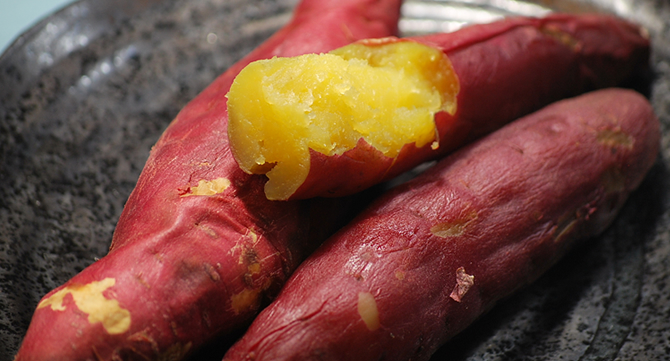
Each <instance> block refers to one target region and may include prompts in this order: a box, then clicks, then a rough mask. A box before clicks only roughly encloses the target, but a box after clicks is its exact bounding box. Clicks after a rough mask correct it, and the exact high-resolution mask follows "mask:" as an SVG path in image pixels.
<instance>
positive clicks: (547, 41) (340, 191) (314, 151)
mask: <svg viewBox="0 0 670 361" xmlns="http://www.w3.org/2000/svg"><path fill="white" fill-rule="evenodd" d="M648 52H649V40H648V37H647V35H646V33H645V32H644V30H643V29H641V28H640V27H638V26H635V25H633V24H630V23H628V22H626V21H624V20H621V19H617V18H614V17H611V16H607V15H566V14H554V15H550V16H548V17H546V18H541V19H535V18H510V19H507V20H503V21H500V22H496V23H492V24H486V25H474V26H470V27H467V28H464V29H462V30H460V31H457V32H454V33H449V34H435V35H430V36H424V37H416V38H412V39H403V40H398V39H394V38H391V39H384V40H379V39H377V40H374V41H363V42H359V43H357V44H353V45H349V46H347V47H345V48H343V49H337V50H335V51H333V52H330V53H329V54H323V55H320V56H316V55H306V56H302V57H296V58H292V59H271V60H263V61H260V62H256V63H253V64H250V65H249V66H248V67H247V68H246V69H244V70H243V71H242V72H240V74H239V76H238V77H237V79H236V80H235V82H234V84H233V86H232V87H231V91H230V93H229V95H228V97H229V111H230V126H229V127H228V132H229V138H230V141H231V148H232V150H233V155H234V156H235V158H236V159H237V161H238V163H239V164H240V167H241V168H242V169H244V170H245V171H246V172H249V173H260V174H266V175H267V176H268V178H269V180H268V182H267V184H266V186H265V192H266V195H267V197H268V198H269V199H300V198H309V197H313V196H341V195H345V194H350V193H353V192H357V191H359V190H361V189H364V188H366V187H368V186H370V185H372V184H375V183H378V182H381V181H383V180H387V179H390V178H392V177H394V176H396V175H398V174H400V173H402V172H404V171H407V170H409V169H411V168H413V167H414V166H416V165H417V164H419V163H421V162H423V161H426V160H429V159H434V158H436V157H440V156H443V155H445V154H446V153H447V152H450V151H452V150H454V149H456V148H457V147H459V146H461V145H463V144H465V143H467V142H470V141H472V140H473V139H475V138H477V137H479V136H481V135H483V134H486V133H488V132H490V131H492V130H494V129H497V128H499V127H500V126H502V125H504V124H505V123H507V122H509V121H511V120H513V119H516V118H518V117H520V116H522V115H525V114H527V113H529V112H531V111H533V110H536V109H538V108H540V107H541V106H544V105H546V104H548V103H550V102H551V101H554V100H558V99H561V98H564V97H568V96H573V95H576V94H579V93H581V92H584V91H587V90H591V89H595V88H598V87H603V86H613V85H617V84H620V82H621V81H623V80H625V79H627V78H628V77H629V76H630V75H631V73H632V72H633V71H634V70H638V69H640V68H641V67H643V66H645V65H646V64H647V62H648V55H649V54H648ZM389 105H391V106H389Z"/></svg>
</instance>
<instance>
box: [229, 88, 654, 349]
mask: <svg viewBox="0 0 670 361" xmlns="http://www.w3.org/2000/svg"><path fill="white" fill-rule="evenodd" d="M659 138H660V130H659V123H658V120H657V118H656V117H655V115H654V114H653V111H652V109H651V106H650V105H649V103H648V102H647V101H646V99H644V98H643V97H642V96H641V95H639V94H637V93H635V92H633V91H629V90H621V89H607V90H601V91H597V92H593V93H589V94H586V95H583V96H581V97H580V98H577V99H571V100H567V101H563V102H559V103H556V104H554V105H550V106H548V107H547V108H545V109H543V110H541V111H538V112H537V113H533V114H531V115H529V116H527V117H525V118H522V119H521V120H519V121H518V122H513V123H512V124H510V125H508V126H506V127H504V128H503V129H501V130H499V131H497V132H495V133H493V134H491V135H489V136H487V137H485V138H483V139H481V140H479V141H477V142H476V143H473V144H472V145H469V146H467V147H465V148H463V149H462V150H459V151H458V152H457V153H454V154H453V155H451V156H449V157H447V158H445V159H444V160H442V161H440V162H439V163H438V164H437V165H436V166H434V167H433V168H431V169H429V170H428V171H427V172H426V173H424V174H423V175H421V176H419V177H417V178H415V179H414V180H412V181H410V182H408V183H405V184H403V185H401V186H399V187H397V188H396V189H394V190H392V191H391V192H390V193H389V194H387V195H384V196H383V197H382V198H381V199H379V200H378V201H375V203H374V204H373V205H372V206H371V207H370V208H369V209H367V210H366V211H365V212H363V213H362V214H361V215H359V216H358V217H357V219H356V220H355V221H354V222H352V223H351V224H350V225H348V226H346V227H345V228H344V229H343V230H341V231H340V232H338V233H337V234H336V235H335V236H333V237H332V238H331V239H330V240H328V241H327V242H326V243H325V244H324V246H322V248H320V249H319V250H317V251H316V252H315V253H314V254H313V255H312V256H310V257H309V258H308V259H307V260H306V261H305V262H304V263H303V264H302V265H301V266H300V268H298V270H297V271H296V272H295V273H294V274H293V276H292V277H291V279H290V280H289V281H288V282H287V284H286V286H285V288H284V289H283V290H282V291H281V293H280V295H279V296H278V297H277V299H275V301H274V302H273V303H272V304H271V305H270V306H268V307H267V308H266V309H265V310H263V311H262V312H261V313H260V315H259V316H258V317H257V318H256V320H255V321H254V322H253V323H252V325H251V327H250V328H249V330H248V331H247V333H246V334H245V335H244V336H243V337H242V339H241V340H240V341H238V343H237V344H235V345H234V346H233V347H232V348H231V349H230V350H229V351H228V353H227V354H226V357H225V359H224V360H226V361H237V360H256V361H262V360H274V361H280V360H339V361H344V360H382V359H383V360H427V359H429V358H430V356H431V354H432V353H433V352H434V351H435V350H436V349H437V348H438V347H439V346H440V345H441V344H443V343H444V342H445V341H446V340H448V339H449V338H450V337H452V336H453V335H455V334H456V333H458V332H459V331H461V330H463V329H464V328H465V327H466V326H468V325H469V324H470V323H471V322H472V321H473V320H475V319H476V318H477V317H479V316H480V315H481V314H482V313H484V312H485V311H487V310H488V309H490V308H491V307H492V306H493V305H494V304H495V302H496V301H497V300H499V299H500V298H502V297H505V296H507V295H509V294H510V293H511V292H513V291H514V290H516V289H518V288H519V287H522V286H524V285H526V284H528V283H530V282H532V281H533V280H534V279H536V278H537V277H538V276H539V275H541V274H542V272H544V271H545V270H546V269H547V268H549V267H550V266H551V265H552V264H554V263H555V262H556V261H557V260H558V259H559V258H560V257H561V256H562V255H563V254H564V253H565V252H566V251H567V250H568V249H569V248H570V247H571V246H573V245H574V244H575V242H577V241H579V240H581V239H585V238H587V237H591V236H594V235H597V234H599V233H600V232H602V231H603V230H604V229H605V228H606V227H607V226H608V225H609V224H610V223H611V222H612V221H613V219H614V218H615V215H616V214H617V212H618V210H619V209H620V207H621V206H622V205H623V203H624V202H625V200H626V199H627V196H628V194H629V193H630V192H631V191H632V190H633V189H635V188H636V187H637V186H638V185H639V184H640V182H641V181H642V179H643V177H644V175H645V174H646V173H647V171H648V170H649V169H650V167H651V166H652V164H653V163H654V161H655V159H656V157H657V155H658V150H659V143H660V139H659Z"/></svg>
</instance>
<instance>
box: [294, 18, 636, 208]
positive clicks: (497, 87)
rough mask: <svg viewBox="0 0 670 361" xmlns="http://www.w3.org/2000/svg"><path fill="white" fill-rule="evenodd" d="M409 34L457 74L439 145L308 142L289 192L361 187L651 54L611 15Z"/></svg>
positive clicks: (613, 79)
mask: <svg viewBox="0 0 670 361" xmlns="http://www.w3.org/2000/svg"><path fill="white" fill-rule="evenodd" d="M411 39H412V40H414V41H417V42H420V43H423V44H426V45H429V46H432V47H435V48H438V49H440V50H442V51H443V52H444V53H445V54H446V55H447V56H448V57H449V59H450V60H451V63H452V65H453V68H454V72H455V73H456V75H457V77H458V78H459V82H460V91H459V94H458V96H457V110H456V113H455V114H454V115H449V114H447V113H445V112H442V113H438V114H437V115H436V117H435V124H436V127H437V131H438V133H439V143H440V146H439V148H438V149H437V150H433V149H431V147H430V144H429V145H427V146H424V147H422V148H417V147H416V146H415V145H414V144H409V145H405V147H403V149H402V150H401V151H400V154H399V155H398V156H397V157H396V158H389V157H386V156H384V155H383V154H382V153H381V152H380V151H378V150H377V149H375V148H374V147H372V146H371V145H369V144H368V143H366V142H365V141H364V140H363V139H362V138H361V140H360V141H359V142H358V145H357V146H356V147H355V148H353V149H351V150H349V151H347V152H345V153H343V154H341V155H335V156H326V155H324V154H321V153H319V152H316V151H313V150H311V151H310V155H311V159H310V170H309V174H308V176H307V179H306V180H305V182H304V183H303V184H302V185H301V186H300V187H299V188H298V189H297V190H296V192H295V193H294V194H293V195H292V196H291V197H290V198H289V199H305V198H310V197H314V196H325V197H328V196H342V195H346V194H351V193H354V192H358V191H360V190H362V189H365V188H367V187H369V186H371V185H373V184H376V183H379V182H381V181H384V180H388V179H391V178H393V177H395V176H397V175H398V174H400V173H402V172H405V171H407V170H410V169H412V168H413V167H415V166H417V165H418V164H420V163H422V162H424V161H427V160H431V159H436V158H438V157H441V156H444V155H445V154H447V153H449V152H451V151H453V150H454V149H456V148H458V147H461V146H462V145H464V144H467V143H469V142H471V141H472V140H474V139H476V138H478V137H480V136H482V135H484V134H487V133H489V132H491V131H493V130H495V129H498V128H500V127H501V126H503V125H504V124H507V123H508V122H510V121H512V120H513V119H516V118H518V117H520V116H523V115H526V114H528V113H530V112H532V111H535V110H537V109H539V108H541V107H542V106H545V105H547V104H549V103H551V102H553V101H556V100H559V99H562V98H566V97H570V96H574V95H577V94H581V93H583V92H585V91H589V90H593V89H597V88H602V87H607V86H615V85H620V84H622V82H624V81H626V80H628V79H629V77H631V75H632V74H635V72H636V71H639V70H640V69H641V68H645V67H646V66H647V64H648V61H649V39H648V37H647V35H646V33H645V32H644V31H643V30H642V29H641V28H640V27H638V26H636V25H633V24H631V23H629V22H627V21H625V20H622V19H618V18H615V17H612V16H608V15H597V14H586V15H570V14H553V15H549V16H547V17H544V18H509V19H506V20H502V21H498V22H494V23H491V24H484V25H473V26H469V27H465V28H463V29H461V30H459V31H456V32H454V33H447V34H433V35H428V36H421V37H415V38H411ZM388 41H396V40H393V39H390V40H388Z"/></svg>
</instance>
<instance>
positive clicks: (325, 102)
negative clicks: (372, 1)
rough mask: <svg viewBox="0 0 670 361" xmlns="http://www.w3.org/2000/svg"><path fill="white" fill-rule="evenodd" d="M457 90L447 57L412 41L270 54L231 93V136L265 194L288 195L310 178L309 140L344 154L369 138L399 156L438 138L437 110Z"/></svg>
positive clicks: (451, 105) (451, 107)
mask: <svg viewBox="0 0 670 361" xmlns="http://www.w3.org/2000/svg"><path fill="white" fill-rule="evenodd" d="M457 92H458V80H457V78H456V76H455V74H454V72H453V69H452V67H451V63H450V62H449V59H448V58H447V57H446V56H445V55H444V54H443V53H442V52H441V51H439V50H437V49H434V48H431V47H428V46H426V45H422V44H418V43H414V42H409V41H392V42H386V43H384V42H378V43H375V42H368V43H357V44H352V45H349V46H345V47H343V48H340V49H336V50H334V51H332V52H330V53H326V54H318V55H317V54H309V55H303V56H299V57H294V58H273V59H270V60H262V61H258V62H255V63H252V64H250V65H249V66H247V67H246V68H245V69H244V70H242V72H240V74H239V75H238V76H237V78H236V79H235V82H234V83H233V85H232V87H231V90H230V92H229V93H228V112H229V122H230V123H229V128H228V132H229V138H230V144H231V148H232V151H233V155H234V156H235V158H236V160H237V162H238V163H239V165H240V167H241V168H242V169H243V170H244V171H246V172H248V173H258V174H264V173H266V174H267V176H268V178H269V182H268V184H267V185H266V188H265V192H266V196H267V197H268V198H269V199H285V198H287V196H289V195H291V194H292V193H293V192H294V191H295V190H296V189H298V187H299V186H300V185H301V184H302V183H303V182H304V180H305V179H306V177H307V175H308V173H309V169H310V151H309V150H310V149H312V150H314V151H317V152H319V153H322V154H325V155H327V156H331V155H339V154H342V153H344V152H346V151H347V150H350V149H353V148H354V147H355V146H356V144H357V143H358V141H359V139H361V138H363V139H364V140H365V141H366V142H367V143H369V144H370V145H372V146H374V147H375V148H376V149H378V150H379V151H380V152H381V153H382V154H383V155H384V156H387V157H395V156H397V155H398V153H399V152H400V149H401V148H402V147H403V146H404V145H406V144H412V143H414V144H415V145H416V146H417V147H423V146H427V145H428V144H430V143H431V142H434V143H433V146H437V143H436V129H435V123H434V118H433V117H434V115H435V114H436V113H437V112H440V111H447V112H450V113H452V114H453V113H454V112H455V104H456V100H455V97H456V93H457Z"/></svg>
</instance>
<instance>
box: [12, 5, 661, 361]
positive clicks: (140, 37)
mask: <svg viewBox="0 0 670 361" xmlns="http://www.w3.org/2000/svg"><path fill="white" fill-rule="evenodd" d="M295 2H296V0H114V1H112V0H83V1H79V2H76V3H74V4H73V5H71V6H69V7H67V8H65V9H64V10H62V11H60V12H59V13H57V14H55V15H53V16H51V17H49V18H47V19H45V20H44V21H43V22H41V23H39V24H37V25H36V26H35V27H34V28H33V29H31V30H29V31H28V32H26V33H25V34H24V35H22V36H21V37H20V38H19V39H17V41H16V42H15V43H14V44H13V45H12V46H10V47H9V48H8V49H7V51H6V52H5V53H4V54H3V55H2V56H0V184H1V185H2V186H1V187H0V361H5V360H11V359H12V357H13V355H14V353H15V352H16V351H17V349H18V346H19V344H20V341H21V338H22V337H23V334H24V333H25V331H26V329H27V327H28V324H29V322H30V317H31V314H32V312H33V309H34V308H35V306H36V304H37V302H38V301H39V299H40V298H41V296H42V295H44V294H45V293H47V292H48V291H49V290H51V289H53V288H55V287H57V286H58V285H60V284H62V283H64V282H65V281H67V280H68V279H69V278H70V277H72V276H73V275H74V274H75V273H77V272H79V271H81V270H82V269H83V268H84V267H86V266H87V265H89V264H90V263H92V262H94V261H95V260H96V259H97V258H100V257H102V256H104V255H105V254H106V251H107V247H108V246H109V243H110V241H111V235H112V232H113V230H114V226H115V224H116V220H117V218H118V216H119V215H120V213H121V209H122V207H123V204H124V202H125V200H126V198H127V197H128V195H129V193H130V191H131V190H132V188H133V187H134V184H135V181H136V179H137V177H138V176H139V172H140V171H141V169H142V167H143V165H144V162H145V160H146V158H147V156H148V152H149V149H150V147H151V146H152V145H153V144H154V142H155V141H156V140H157V139H158V136H159V135H160V134H161V132H162V131H163V130H164V129H165V127H166V126H167V124H168V123H169V122H170V120H171V119H172V118H173V117H174V116H175V115H176V114H177V112H178V111H179V109H181V107H183V106H184V105H185V103H186V102H188V101H189V100H190V99H192V98H193V97H194V96H195V95H196V94H197V93H198V92H199V91H200V90H202V89H203V88H204V87H205V86H207V84H208V83H209V82H210V81H211V80H212V79H214V78H215V77H216V75H218V74H220V73H221V72H223V71H224V70H225V69H226V68H227V67H228V66H230V65H231V64H232V63H233V62H235V60H237V59H238V58H240V57H241V56H242V55H244V54H245V53H247V52H248V51H250V50H251V49H252V48H253V47H255V46H256V45H258V44H259V43H260V42H262V41H263V40H264V39H265V38H266V37H268V36H269V35H270V34H272V32H273V31H275V30H276V29H277V28H278V27H280V26H281V25H282V24H283V23H284V22H286V21H287V20H288V18H289V16H290V11H291V9H292V7H293V6H294V5H295ZM538 4H539V5H538ZM538 4H531V3H524V2H516V1H510V0H454V1H438V0H433V1H428V0H424V1H407V2H406V3H405V4H404V6H403V18H402V21H401V23H400V27H401V30H402V32H403V33H404V34H408V35H409V34H416V33H426V32H434V31H450V30H454V29H456V28H458V27H460V26H462V25H463V24H467V23H471V22H485V21H491V20H495V19H497V18H500V17H502V16H506V15H509V14H522V15H542V14H544V13H546V12H547V11H549V10H550V9H554V10H561V11H573V12H583V11H594V10H595V11H608V12H613V13H616V14H618V15H621V16H623V17H627V18H629V19H632V20H634V21H637V22H639V23H641V24H643V25H645V26H646V27H647V28H648V29H649V31H650V33H651V35H652V39H653V44H654V55H653V59H652V61H653V66H654V70H655V79H654V80H653V83H652V84H650V86H649V88H648V89H644V90H645V92H646V93H647V94H648V96H649V97H650V99H651V100H652V103H653V104H654V107H655V109H656V111H657V113H658V115H659V117H660V118H661V120H662V122H663V129H664V137H663V152H662V155H661V157H660V159H659V161H658V163H657V164H656V166H655V167H654V168H653V169H652V172H651V173H650V174H649V176H648V177H647V179H646V181H645V182H644V183H643V185H642V187H641V188H640V189H639V191H637V192H635V193H634V194H633V195H632V197H631V199H630V201H629V202H628V204H627V205H626V207H625V208H624V209H623V211H622V214H621V216H620V217H619V218H618V219H617V221H616V222H615V223H614V225H613V226H612V227H611V228H610V229H609V230H608V231H607V232H606V233H605V234H604V235H603V236H602V237H599V238H596V239H593V240H592V241H591V242H589V243H587V244H586V245H584V246H582V247H580V248H578V249H575V250H574V252H572V253H570V254H569V255H568V256H567V257H566V258H565V259H564V260H563V261H562V262H561V263H560V264H558V265H557V266H556V267H554V268H553V269H551V270H550V271H549V272H548V273H547V274H546V275H545V276H544V277H542V278H541V279H540V280H538V281H537V282H536V283H535V284H533V285H532V286H530V287H528V288H525V289H523V290H521V291H520V292H518V293H517V294H516V295H514V296H512V297H511V298H508V299H506V300H504V301H503V302H501V303H500V304H499V305H498V306H497V307H496V308H494V309H493V310H492V311H491V312H490V313H489V314H487V315H485V316H484V317H482V318H481V319H480V320H479V321H477V322H476V323H475V324H474V325H473V326H472V327H471V328H469V329H468V330H466V331H465V332H464V333H462V334H461V335H459V336H457V337H456V339H454V340H453V341H452V342H450V343H448V344H447V345H445V346H444V347H443V348H442V349H440V351H439V352H438V353H437V354H436V355H435V356H434V358H433V359H434V360H446V359H449V360H662V359H667V358H668V355H670V285H669V284H668V283H670V278H669V277H670V203H669V199H668V195H669V193H668V190H669V189H670V178H669V177H670V173H669V172H670V170H669V164H668V159H669V157H670V153H669V152H670V145H669V144H668V141H670V138H668V136H669V135H670V130H668V127H669V126H670V3H669V2H667V1H661V0H656V1H639V0H638V1H634V0H616V1H615V0H610V1H608V0H579V1H560V0H545V1H541V2H540V3H538ZM222 352H223V351H222V347H219V346H216V345H215V346H213V347H212V348H211V349H207V350H206V352H203V353H200V354H198V355H196V356H198V359H200V360H210V359H211V360H220V359H221V353H222Z"/></svg>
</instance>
